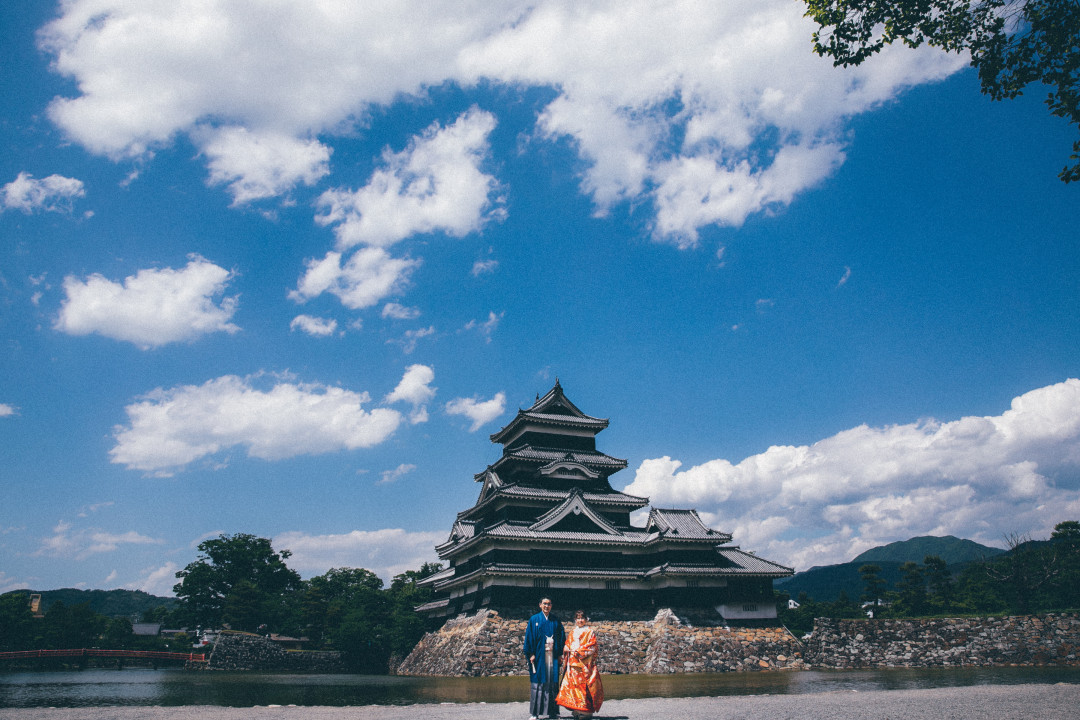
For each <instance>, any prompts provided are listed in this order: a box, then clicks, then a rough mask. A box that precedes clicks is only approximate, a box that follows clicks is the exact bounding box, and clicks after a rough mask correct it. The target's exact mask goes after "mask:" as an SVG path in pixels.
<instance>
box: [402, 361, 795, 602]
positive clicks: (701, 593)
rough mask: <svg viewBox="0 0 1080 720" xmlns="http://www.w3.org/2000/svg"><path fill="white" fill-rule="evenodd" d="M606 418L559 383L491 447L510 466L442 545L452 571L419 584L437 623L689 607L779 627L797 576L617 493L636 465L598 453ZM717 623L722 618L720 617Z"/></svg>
mask: <svg viewBox="0 0 1080 720" xmlns="http://www.w3.org/2000/svg"><path fill="white" fill-rule="evenodd" d="M607 426H608V421H607V419H604V418H597V417H592V416H590V415H586V414H585V413H583V412H582V411H581V410H579V409H578V408H577V406H576V405H574V403H572V402H571V401H570V400H569V398H567V397H566V394H565V393H564V392H563V388H562V386H561V385H560V383H559V381H558V380H556V382H555V386H554V387H553V388H552V389H551V390H550V391H549V392H548V393H547V394H546V395H544V396H543V397H537V399H536V402H535V403H534V404H533V405H532V407H530V408H528V409H526V410H518V413H517V415H516V416H515V417H514V419H513V420H511V421H510V423H509V424H507V425H506V427H504V428H502V429H501V430H499V431H498V432H497V433H495V434H493V435H492V436H491V441H492V442H493V443H498V444H500V445H502V455H501V457H499V459H498V460H496V461H495V462H494V463H493V464H491V465H489V466H488V467H487V468H486V469H484V470H483V471H482V472H480V473H478V474H477V475H475V476H474V477H475V480H476V481H477V482H478V483H480V484H481V487H480V494H479V497H478V498H477V499H476V503H475V504H474V505H473V506H472V507H471V508H468V509H467V510H464V511H462V512H459V513H458V514H457V518H456V519H455V521H454V524H453V527H452V528H451V530H450V535H449V537H448V538H447V540H446V542H444V543H442V544H441V545H438V546H436V551H437V552H438V554H439V557H440V558H441V559H442V560H443V561H444V563H446V565H447V567H446V569H444V570H442V571H440V572H438V573H435V574H433V575H430V576H428V577H427V578H424V579H423V580H421V581H420V584H421V585H423V586H427V587H431V588H432V589H433V590H434V592H435V599H434V600H433V601H431V602H429V603H426V604H425V605H422V606H420V607H418V608H417V611H418V612H420V613H423V614H424V615H426V616H428V617H429V618H431V619H433V620H434V619H438V618H452V617H455V616H457V615H460V614H462V613H474V612H477V611H479V610H481V609H483V608H491V607H502V608H506V607H519V608H530V607H535V604H536V602H537V598H538V597H539V596H540V595H549V596H551V598H552V599H553V600H554V601H555V603H556V606H557V607H561V608H567V607H586V608H592V609H597V608H608V609H611V610H613V611H616V612H618V610H619V609H624V610H630V609H633V610H635V611H638V612H650V611H651V612H656V610H657V609H658V608H681V609H684V610H693V611H697V612H703V613H705V614H707V615H709V616H712V617H714V618H717V619H718V620H719V619H722V620H723V621H724V622H728V621H735V622H739V621H759V620H769V619H773V618H775V617H776V608H775V605H774V603H773V594H772V581H773V580H774V579H775V578H780V577H786V576H789V575H791V574H792V573H793V572H794V571H793V570H792V569H791V568H788V567H784V566H783V565H779V564H777V563H774V562H771V561H769V560H765V559H763V558H760V557H757V556H756V555H754V554H753V553H751V552H746V551H744V550H742V549H740V548H739V547H738V546H736V545H731V544H730V543H731V540H732V536H731V535H730V534H728V533H724V532H720V531H718V530H714V529H712V528H709V527H707V526H706V525H705V524H704V523H703V522H702V520H701V518H700V517H699V516H698V513H697V511H695V510H692V509H671V508H651V509H649V511H648V517H647V519H646V520H645V525H644V526H643V527H640V526H635V525H632V524H631V519H630V518H631V514H632V513H634V512H636V511H640V510H642V509H644V508H646V507H648V505H649V499H648V498H644V497H636V496H633V495H628V494H626V493H623V492H619V491H617V490H614V489H613V488H612V486H611V482H610V478H611V476H612V475H614V474H615V473H617V472H619V471H620V470H623V469H624V468H626V465H627V462H626V460H621V459H619V458H615V457H612V456H610V455H607V454H605V453H603V452H600V451H599V450H597V447H596V436H597V435H598V434H599V433H600V432H601V431H602V430H604V429H605V428H606V427H607ZM717 616H719V617H717Z"/></svg>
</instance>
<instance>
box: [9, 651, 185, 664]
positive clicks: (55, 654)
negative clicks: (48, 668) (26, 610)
mask: <svg viewBox="0 0 1080 720" xmlns="http://www.w3.org/2000/svg"><path fill="white" fill-rule="evenodd" d="M72 657H77V658H86V657H108V658H141V659H147V660H184V661H191V662H206V655H205V654H204V653H178V652H161V651H158V650H99V649H97V648H79V649H78V650H15V651H13V652H0V660H27V659H32V658H72Z"/></svg>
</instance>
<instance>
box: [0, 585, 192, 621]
mask: <svg viewBox="0 0 1080 720" xmlns="http://www.w3.org/2000/svg"><path fill="white" fill-rule="evenodd" d="M14 592H21V593H33V594H40V595H41V609H42V611H43V612H47V611H48V610H49V607H50V606H51V605H52V604H53V603H55V602H56V601H58V600H59V601H60V602H63V603H64V605H67V606H69V607H70V606H72V605H81V604H83V603H89V605H90V610H92V611H93V612H95V613H97V614H99V615H105V616H108V617H138V616H139V615H142V613H144V612H146V611H147V610H151V609H153V608H156V607H160V606H162V605H164V606H165V607H167V608H169V609H172V608H173V607H174V606H175V605H176V598H170V597H158V596H156V595H150V594H149V593H145V592H143V591H142V590H79V589H77V588H63V589H61V590H40V591H39V590H16V591H14ZM5 594H6V593H5Z"/></svg>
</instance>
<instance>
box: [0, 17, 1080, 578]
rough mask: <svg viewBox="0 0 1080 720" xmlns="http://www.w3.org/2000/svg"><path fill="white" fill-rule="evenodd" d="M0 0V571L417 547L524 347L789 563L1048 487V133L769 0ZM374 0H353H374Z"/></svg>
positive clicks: (1053, 122) (1054, 188) (924, 57)
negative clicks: (838, 44)
mask: <svg viewBox="0 0 1080 720" xmlns="http://www.w3.org/2000/svg"><path fill="white" fill-rule="evenodd" d="M351 5H352V4H349V3H343V4H341V5H340V6H339V5H337V4H335V3H324V4H321V5H318V6H312V5H311V4H310V3H307V2H299V0H297V1H296V2H289V1H287V0H278V1H277V2H267V3H231V2H224V1H223V0H222V1H220V2H218V1H209V2H194V1H190V2H189V1H187V0H184V1H180V0H168V1H167V2H166V1H165V0H161V1H160V2H159V1H143V2H122V1H121V0H93V1H92V2H91V1H90V0H70V1H69V2H65V3H63V4H62V6H57V5H55V4H53V3H49V2H27V3H7V4H6V5H5V6H4V7H3V8H2V9H0V28H2V32H3V39H4V42H3V43H0V93H2V98H3V102H2V104H0V107H2V108H3V109H2V116H0V147H2V148H3V152H2V153H0V337H2V339H3V345H4V350H3V353H2V355H0V363H2V365H0V487H2V488H3V503H2V506H0V590H8V589H13V588H18V587H32V588H35V589H49V588H56V587H72V586H74V587H86V588H114V587H128V588H142V589H145V590H148V591H150V592H154V593H158V594H168V593H169V592H170V589H171V586H172V584H173V583H174V582H175V578H174V574H175V572H176V570H178V569H180V568H182V567H183V566H184V565H186V564H187V563H188V562H191V561H192V560H194V559H195V557H196V554H197V551H196V550H195V547H196V546H197V544H198V543H199V542H200V541H201V540H203V539H205V538H207V537H213V536H216V535H217V534H219V533H222V532H225V533H239V532H247V533H254V534H257V535H260V536H264V537H270V538H272V539H273V541H274V544H275V547H277V548H278V549H289V550H291V551H292V552H293V557H292V558H291V559H290V565H291V566H292V567H294V568H295V569H297V570H299V571H300V572H301V574H303V575H304V576H305V577H310V576H312V575H315V574H319V573H322V572H325V571H326V570H327V569H329V568H331V567H341V566H356V567H367V568H369V569H372V570H374V571H376V572H378V573H379V574H380V575H381V576H382V577H383V578H384V580H389V579H390V576H391V575H392V574H394V573H396V572H401V571H403V570H406V569H411V568H416V567H418V566H419V565H420V563H422V562H424V561H427V560H434V559H435V555H434V550H433V546H434V545H435V544H436V543H438V542H441V541H442V540H444V539H445V536H446V534H447V533H448V531H449V529H450V525H451V523H452V520H453V517H454V514H455V513H456V512H457V511H459V510H462V509H464V508H466V507H468V506H469V505H471V504H472V502H473V501H474V500H475V497H476V493H477V492H478V488H477V487H476V485H475V484H474V483H473V482H472V476H473V474H474V473H476V472H479V471H481V470H483V469H484V467H485V466H486V465H487V464H488V463H491V462H494V460H495V459H496V458H497V457H498V453H499V448H498V447H497V446H494V445H492V444H491V443H490V441H489V440H488V435H489V434H490V433H492V432H494V431H496V430H497V429H499V428H500V427H501V426H502V425H503V424H505V423H506V422H507V421H508V420H509V419H510V418H512V417H513V413H514V412H515V411H516V409H517V408H518V407H526V406H528V405H529V404H531V402H532V400H533V399H534V398H535V396H536V394H537V393H541V394H542V393H544V392H546V391H547V390H548V389H549V388H550V387H551V385H552V384H553V383H554V382H555V378H556V377H558V378H559V379H560V381H561V382H562V384H563V387H564V388H565V390H566V392H567V394H568V395H569V396H570V398H571V399H572V400H573V401H574V402H575V403H577V404H578V405H579V407H581V408H582V409H583V410H584V411H585V412H587V413H590V414H593V415H598V416H602V417H608V418H610V420H611V425H610V427H609V428H608V429H607V430H606V431H605V432H604V433H603V434H602V435H600V437H599V441H600V447H601V449H603V450H604V451H606V452H608V453H609V454H611V455H614V456H616V457H622V458H626V459H627V460H628V462H629V466H628V468H627V469H626V470H624V471H622V472H621V473H619V474H618V475H616V476H615V477H614V478H613V484H614V485H615V486H616V487H617V488H619V489H624V488H625V489H627V490H628V491H630V492H633V493H636V494H641V495H647V496H649V497H650V498H651V500H652V502H653V504H654V505H656V506H659V507H696V508H698V509H699V511H700V512H701V513H702V516H703V518H704V519H706V521H707V522H709V523H710V524H711V525H712V526H713V527H716V528H717V529H720V530H723V531H726V532H731V533H733V534H734V536H735V540H734V542H735V543H738V544H739V545H741V546H742V547H743V548H745V549H749V550H754V551H756V552H758V553H759V554H761V555H763V556H765V557H768V558H770V559H772V560H776V561H779V562H783V563H786V564H789V565H793V566H795V567H796V568H798V569H806V568H808V567H810V566H812V565H820V564H828V563H833V562H843V561H846V560H849V559H850V558H851V557H853V556H854V555H856V554H857V553H859V552H861V551H862V550H865V549H867V548H869V547H872V546H874V545H878V544H882V543H886V542H890V541H893V540H897V539H906V538H908V537H912V536H915V535H922V534H939V535H941V534H953V535H957V536H960V537H966V538H971V539H974V540H977V541H980V542H984V543H987V544H991V545H1001V544H1002V538H1003V535H1004V534H1006V533H1021V534H1030V535H1032V536H1035V537H1043V536H1046V535H1047V534H1049V532H1050V530H1051V529H1052V528H1053V526H1054V525H1055V524H1056V523H1058V522H1060V521H1063V520H1068V519H1078V518H1080V468H1078V464H1080V381H1078V380H1076V379H1075V378H1077V377H1080V367H1078V365H1080V362H1078V360H1077V357H1078V346H1080V323H1078V322H1077V317H1078V311H1080V283H1078V277H1080V272H1078V271H1080V253H1078V251H1077V241H1078V239H1080V237H1078V235H1080V233H1078V231H1077V229H1076V221H1075V218H1076V216H1077V211H1078V209H1080V202H1078V197H1080V196H1078V195H1077V192H1078V190H1077V188H1075V187H1070V186H1066V185H1063V184H1062V183H1061V182H1060V181H1058V180H1057V177H1056V175H1057V172H1058V171H1059V170H1060V168H1061V167H1062V166H1063V165H1064V164H1065V161H1066V156H1067V154H1068V148H1069V146H1070V143H1071V141H1072V131H1071V129H1070V128H1069V127H1068V126H1067V125H1066V124H1065V123H1064V122H1062V121H1061V120H1059V119H1056V118H1052V117H1050V116H1049V115H1048V113H1047V111H1046V108H1045V107H1044V106H1043V105H1042V103H1041V97H1042V95H1043V93H1042V92H1041V91H1040V90H1038V89H1032V90H1030V91H1029V93H1028V95H1027V96H1025V97H1022V98H1020V99H1018V100H1016V101H1011V102H1005V103H992V102H990V101H989V100H987V99H986V98H984V97H982V96H981V95H980V94H979V93H978V88H977V79H976V78H975V76H974V74H973V72H972V71H971V70H970V69H969V68H967V67H966V66H965V62H964V59H963V58H958V57H956V56H949V55H943V54H940V53H937V52H936V51H932V50H927V49H921V50H919V51H912V50H907V49H904V48H895V49H890V50H889V51H887V52H885V53H883V54H882V55H881V56H879V57H877V58H875V59H874V60H873V61H871V62H868V63H866V64H864V65H863V66H862V67H860V68H857V69H847V70H843V69H835V68H832V67H831V66H830V65H829V63H828V62H826V61H823V60H821V59H819V58H816V57H815V56H814V55H813V54H812V52H811V50H810V45H811V42H810V34H811V32H812V30H813V28H812V26H811V25H810V24H808V22H807V21H806V20H805V19H803V18H801V16H800V5H799V3H796V2H789V1H788V0H768V1H763V0H753V1H750V0H746V1H733V2H726V3H711V2H690V1H686V2H673V3H669V4H667V5H665V6H663V8H662V9H656V8H655V7H654V5H655V3H649V2H618V3H614V2H612V3H605V2H505V3H487V2H461V3H444V4H438V5H437V6H434V7H433V4H431V3H409V2H401V3H394V4H388V5H382V4H380V5H379V6H378V7H379V9H364V8H360V7H357V8H352V7H350V6H351ZM373 7H374V6H373Z"/></svg>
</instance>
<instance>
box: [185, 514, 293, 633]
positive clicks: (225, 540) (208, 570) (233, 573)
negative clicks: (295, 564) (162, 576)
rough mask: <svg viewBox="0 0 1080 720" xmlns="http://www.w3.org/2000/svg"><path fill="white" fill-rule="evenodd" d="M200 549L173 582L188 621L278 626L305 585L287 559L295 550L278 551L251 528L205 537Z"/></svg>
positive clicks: (195, 622) (212, 625) (200, 623)
mask: <svg viewBox="0 0 1080 720" xmlns="http://www.w3.org/2000/svg"><path fill="white" fill-rule="evenodd" d="M199 552H200V553H201V554H200V556H199V558H198V559H197V560H195V561H194V562H192V563H189V564H188V566H187V567H185V568H184V569H183V570H181V571H179V572H178V573H176V577H177V578H179V579H180V582H179V583H177V584H176V585H174V586H173V591H174V592H175V593H176V597H177V600H179V602H180V613H181V615H182V617H183V619H184V620H185V621H186V622H188V623H191V624H192V625H200V626H203V627H220V626H221V625H222V624H223V623H225V622H230V621H231V622H238V623H240V624H242V625H243V626H244V627H250V626H251V625H252V623H254V625H255V627H258V626H259V625H263V624H265V625H267V626H268V627H269V628H271V629H274V630H276V629H277V628H278V627H279V626H280V625H282V624H284V623H285V622H286V621H287V619H288V602H289V600H290V596H291V595H292V593H294V592H295V591H297V590H299V589H300V587H301V580H300V576H299V575H298V574H297V573H296V572H295V571H293V570H291V569H289V567H288V566H287V565H286V564H285V561H286V560H287V559H288V558H289V557H290V556H291V555H292V553H290V552H289V551H288V550H282V551H281V552H277V551H275V550H274V548H273V547H272V546H271V544H270V541H269V540H267V539H266V538H260V537H255V536H254V535H249V534H246V533H241V534H238V535H231V536H230V535H221V536H219V537H217V538H215V539H212V540H206V541H203V542H202V543H200V544H199ZM244 605H248V606H249V607H247V608H245V607H243V606H244ZM251 613H254V614H255V615H252V614H251ZM226 616H227V617H228V619H226Z"/></svg>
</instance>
